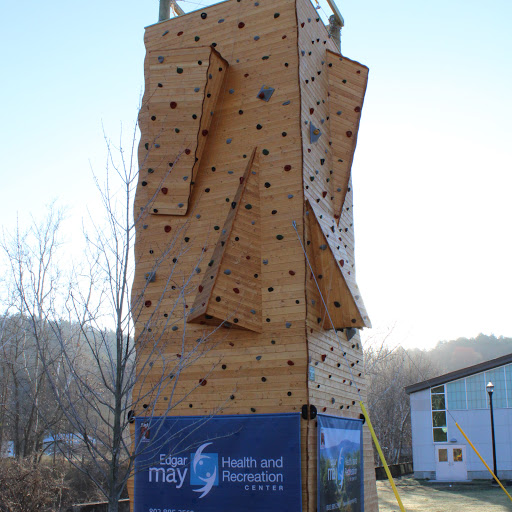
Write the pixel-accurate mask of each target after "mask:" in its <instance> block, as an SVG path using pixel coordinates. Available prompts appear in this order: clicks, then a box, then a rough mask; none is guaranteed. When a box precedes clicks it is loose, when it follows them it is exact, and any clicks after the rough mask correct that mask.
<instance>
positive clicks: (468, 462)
mask: <svg viewBox="0 0 512 512" xmlns="http://www.w3.org/2000/svg"><path fill="white" fill-rule="evenodd" d="M490 381H491V382H492V383H493V384H494V393H493V409H494V430H495V436H496V462H497V471H498V477H499V478H500V479H510V478H512V354H509V355H506V356H502V357H499V358H497V359H492V360H491V361H486V362H484V363H480V364H477V365H475V366H470V367H468V368H463V369H461V370H457V371H455V372H451V373H447V374H445V375H441V376H439V377H435V378H433V379H430V380H427V381H424V382H418V383H417V384H413V385H412V386H408V387H406V388H405V391H406V392H407V393H408V394H409V397H410V401H411V424H412V453H413V465H414V476H415V477H416V478H430V479H436V480H449V481H457V480H471V479H474V478H485V479H490V478H491V475H490V473H489V472H488V471H487V470H486V469H485V466H484V465H483V463H482V462H481V461H480V459H479V458H478V456H477V455H476V453H475V452H474V451H473V449H472V448H471V446H470V445H469V444H468V443H467V441H466V440H465V439H464V437H463V435H462V434H461V432H460V431H459V429H458V428H457V426H456V425H455V422H457V423H458V424H459V425H460V426H461V428H462V429H463V430H464V432H465V433H466V435H467V436H468V438H469V439H470V440H471V442H472V443H473V444H474V445H475V447H476V448H477V449H478V451H479V452H480V454H481V455H482V457H483V458H484V460H485V462H486V463H487V464H488V465H489V467H490V468H491V469H492V468H493V456H492V435H491V419H490V410H489V396H488V393H487V390H486V385H487V383H488V382H490Z"/></svg>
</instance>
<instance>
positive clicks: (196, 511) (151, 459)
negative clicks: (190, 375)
mask: <svg viewBox="0 0 512 512" xmlns="http://www.w3.org/2000/svg"><path fill="white" fill-rule="evenodd" d="M135 428H136V435H135V441H136V446H137V453H138V455H137V457H136V459H135V490H134V511H135V512H219V511H222V512H241V511H244V512H245V511H247V512H261V511H265V512H271V511H276V512H277V511H279V512H285V511H289V512H300V511H301V510H302V488H301V459H300V415H299V414H275V415H274V414H265V415H250V416H214V417H200V416H185V417H165V418H163V417H158V418H157V417H154V418H137V419H136V421H135Z"/></svg>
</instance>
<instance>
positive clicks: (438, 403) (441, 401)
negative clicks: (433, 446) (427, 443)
mask: <svg viewBox="0 0 512 512" xmlns="http://www.w3.org/2000/svg"><path fill="white" fill-rule="evenodd" d="M430 397H431V401H432V435H433V438H434V442H435V443H445V442H446V441H448V428H447V426H446V400H445V393H444V385H443V386H437V387H435V388H432V389H431V390H430Z"/></svg>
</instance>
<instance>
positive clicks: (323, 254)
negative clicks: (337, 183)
mask: <svg viewBox="0 0 512 512" xmlns="http://www.w3.org/2000/svg"><path fill="white" fill-rule="evenodd" d="M306 215H307V217H308V222H309V228H310V233H311V249H312V254H313V266H314V269H315V273H316V278H317V281H318V284H319V286H320V290H321V292H322V295H323V298H324V301H325V303H326V304H327V311H328V313H329V315H327V314H324V315H323V327H324V329H332V325H331V322H330V320H329V316H330V317H331V320H332V322H333V324H334V328H335V329H343V328H349V327H358V328H363V327H371V323H370V319H369V318H368V315H367V313H366V308H365V307H364V302H363V299H362V297H361V293H360V292H359V288H358V286H357V284H356V280H355V270H354V264H353V262H351V261H349V258H348V256H347V252H346V250H345V244H344V241H343V235H344V232H343V230H342V229H341V228H339V227H338V224H337V222H336V220H335V219H334V217H331V216H329V215H327V214H325V213H324V212H323V211H322V210H321V209H320V207H319V206H317V205H315V204H313V203H312V202H310V201H307V203H306ZM324 313H325V311H324Z"/></svg>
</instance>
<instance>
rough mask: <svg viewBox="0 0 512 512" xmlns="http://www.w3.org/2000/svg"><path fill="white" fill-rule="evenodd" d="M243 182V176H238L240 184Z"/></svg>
mask: <svg viewBox="0 0 512 512" xmlns="http://www.w3.org/2000/svg"><path fill="white" fill-rule="evenodd" d="M243 182H244V177H243V176H240V185H241V184H242V183H243Z"/></svg>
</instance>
